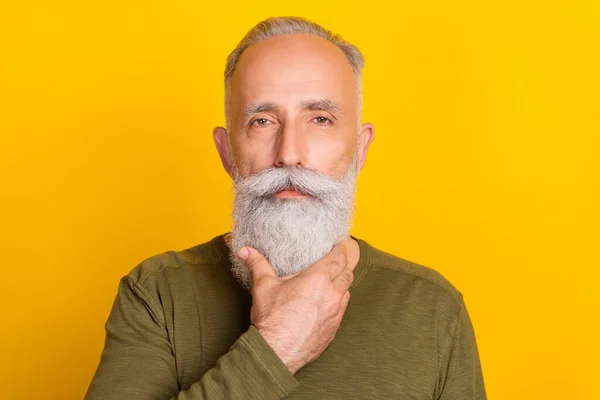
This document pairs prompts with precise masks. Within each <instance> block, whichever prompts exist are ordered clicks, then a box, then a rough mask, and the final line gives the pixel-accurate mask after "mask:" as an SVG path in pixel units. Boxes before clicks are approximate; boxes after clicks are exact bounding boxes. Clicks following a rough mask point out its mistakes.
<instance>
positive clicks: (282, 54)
mask: <svg viewBox="0 0 600 400" xmlns="http://www.w3.org/2000/svg"><path fill="white" fill-rule="evenodd" d="M358 106H359V104H358V93H357V81H356V76H355V75H354V73H353V71H352V68H351V66H350V64H349V62H348V60H347V58H346V56H345V55H344V53H343V52H342V50H340V49H339V48H338V47H336V46H335V45H333V44H332V43H330V42H329V41H327V40H325V39H322V38H318V37H314V36H308V35H288V36H279V37H273V38H269V39H266V40H263V41H261V42H260V43H257V44H255V45H253V46H251V47H249V48H248V49H247V50H246V51H245V52H244V53H243V54H242V56H241V58H240V60H239V63H238V65H237V67H236V70H235V73H234V75H233V77H232V80H231V96H230V104H229V110H230V120H231V126H230V127H229V128H230V132H227V130H226V128H225V127H216V128H215V129H214V131H213V138H214V141H215V144H216V146H217V150H218V152H219V155H220V157H221V162H222V164H223V167H224V168H225V170H226V171H227V173H228V174H229V175H230V176H232V178H233V172H234V165H235V167H236V168H237V172H238V174H239V175H240V176H241V177H248V176H250V175H252V174H255V173H257V172H260V171H261V170H263V169H265V168H269V167H289V166H301V167H304V168H307V169H312V170H316V171H319V172H321V173H324V174H326V175H328V176H330V177H334V178H341V177H342V176H344V175H345V173H346V172H347V171H348V168H350V167H351V164H352V160H353V156H354V154H355V152H356V161H357V168H358V171H360V170H362V168H363V166H364V163H365V159H366V154H367V150H368V148H369V145H370V144H371V142H372V140H373V137H374V128H373V125H372V124H370V123H365V124H362V125H359V123H358V121H359V118H358V117H359V116H358ZM274 196H276V197H279V198H282V199H294V200H298V199H302V198H303V197H305V196H307V195H306V194H304V193H300V192H297V191H294V190H283V191H281V192H279V193H276V194H275V195H274ZM238 256H239V257H240V258H242V259H243V260H244V261H245V262H246V264H247V265H248V267H249V269H250V272H251V274H252V281H253V284H252V297H253V306H252V312H251V322H252V324H253V325H254V326H255V327H256V328H257V329H258V331H259V332H260V333H261V334H262V335H263V337H264V338H265V340H266V341H267V342H268V343H269V345H270V346H271V347H272V348H273V350H274V351H275V352H276V353H277V354H278V355H279V357H280V358H281V359H282V361H283V362H284V363H285V364H286V366H287V367H288V369H289V370H290V371H291V372H292V373H296V371H298V370H299V369H300V368H302V366H304V365H306V364H307V363H309V362H311V361H312V360H314V359H316V358H317V357H318V356H319V355H320V354H321V353H322V352H323V351H324V350H325V348H326V347H327V346H328V345H329V343H330V342H331V340H332V339H333V337H334V336H335V333H336V332H337V330H338V328H339V325H340V322H341V319H342V317H343V314H344V312H345V310H346V307H347V306H348V302H349V300H350V292H349V291H348V288H349V286H350V284H351V283H352V280H353V270H354V268H355V267H356V265H357V263H358V260H359V257H360V252H359V247H358V243H357V242H356V241H354V240H353V239H348V240H347V241H346V242H344V243H341V244H340V245H338V246H336V247H334V248H333V250H332V251H331V252H330V253H329V254H327V255H326V256H325V257H323V258H322V259H321V260H319V261H318V262H317V263H315V264H314V265H312V266H311V267H309V268H307V269H306V270H304V271H302V272H301V273H299V274H296V275H293V276H288V277H284V278H278V277H276V275H275V273H274V271H273V269H272V267H271V266H270V264H269V262H268V260H267V259H266V257H265V256H264V255H262V254H260V253H259V252H258V251H257V250H256V249H253V248H250V247H244V248H243V249H241V250H240V251H239V252H238Z"/></svg>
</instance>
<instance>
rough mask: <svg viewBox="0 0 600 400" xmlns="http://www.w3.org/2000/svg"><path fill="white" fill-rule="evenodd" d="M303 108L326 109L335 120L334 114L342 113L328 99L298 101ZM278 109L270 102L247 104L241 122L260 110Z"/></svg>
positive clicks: (339, 107) (339, 108) (312, 109)
mask: <svg viewBox="0 0 600 400" xmlns="http://www.w3.org/2000/svg"><path fill="white" fill-rule="evenodd" d="M300 107H301V108H302V109H303V110H311V111H327V112H329V113H331V114H332V115H333V118H335V119H336V120H337V117H336V116H335V114H338V115H339V114H342V113H343V112H342V107H341V106H340V105H339V104H337V103H335V102H333V101H331V100H329V99H313V100H304V101H302V102H301V103H300ZM277 110H279V106H278V105H277V104H275V103H271V102H259V103H251V104H248V105H247V106H246V107H244V109H243V110H242V122H243V123H244V124H245V123H246V122H247V121H248V119H250V117H252V116H253V115H255V114H259V113H261V112H271V111H277Z"/></svg>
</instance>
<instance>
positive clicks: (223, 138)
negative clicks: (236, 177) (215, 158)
mask: <svg viewBox="0 0 600 400" xmlns="http://www.w3.org/2000/svg"><path fill="white" fill-rule="evenodd" d="M213 139H214V141H215V144H216V145H217V151H218V152H219V156H220V157H221V163H222V164H223V168H225V171H227V173H228V174H229V176H231V171H232V165H233V159H232V157H231V148H230V146H229V138H228V137H227V130H226V129H225V128H223V127H222V126H217V127H216V128H215V129H213Z"/></svg>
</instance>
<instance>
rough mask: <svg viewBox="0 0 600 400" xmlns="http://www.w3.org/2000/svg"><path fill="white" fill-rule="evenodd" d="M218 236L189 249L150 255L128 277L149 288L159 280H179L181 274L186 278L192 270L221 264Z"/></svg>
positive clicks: (200, 269)
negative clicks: (217, 245) (217, 242)
mask: <svg viewBox="0 0 600 400" xmlns="http://www.w3.org/2000/svg"><path fill="white" fill-rule="evenodd" d="M217 238H218V237H217ZM217 238H214V239H212V240H210V241H208V242H205V243H202V244H198V245H196V246H193V247H190V248H188V249H184V250H177V251H176V250H170V251H165V252H163V253H160V254H156V255H153V256H151V257H148V258H146V259H145V260H143V261H141V262H140V263H139V264H138V265H137V266H135V267H134V268H133V269H132V270H131V271H130V272H129V273H128V274H127V276H126V277H127V279H128V280H129V281H130V282H131V283H133V284H135V286H138V287H139V286H143V287H146V288H148V287H149V286H154V285H155V284H157V283H158V282H159V281H165V280H167V281H168V280H173V279H175V280H177V279H178V277H180V276H181V278H185V276H187V275H189V274H190V273H191V272H192V271H191V270H194V271H196V272H201V271H202V270H203V269H204V268H206V267H210V266H214V265H217V264H220V263H222V262H223V260H222V259H221V257H220V256H219V254H218V252H217V250H216V245H215V243H214V242H215V241H216V239H217ZM188 277H189V276H188Z"/></svg>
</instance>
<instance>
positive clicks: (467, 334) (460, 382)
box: [435, 295, 487, 400]
mask: <svg viewBox="0 0 600 400" xmlns="http://www.w3.org/2000/svg"><path fill="white" fill-rule="evenodd" d="M439 379H440V380H439V385H438V387H439V388H440V392H439V395H438V396H436V397H435V398H437V399H439V400H467V399H468V400H485V399H487V395H486V392H485V386H484V383H483V375H482V372H481V363H480V361H479V352H478V350H477V342H476V340H475V332H474V331H473V326H472V324H471V319H470V318H469V313H468V312H467V308H466V306H465V303H464V300H463V297H462V295H461V296H460V311H459V315H458V320H457V323H456V325H455V328H454V333H453V335H452V337H451V339H450V341H449V345H448V348H447V350H446V351H445V353H444V355H443V357H442V365H441V372H440V377H439Z"/></svg>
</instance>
